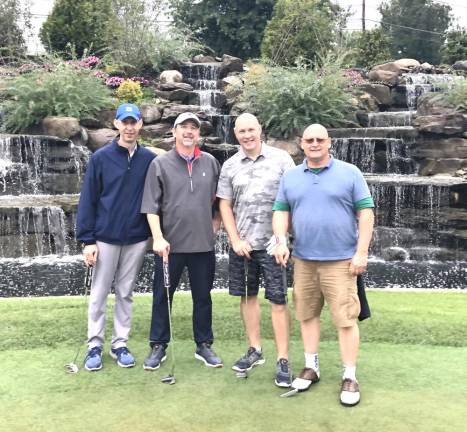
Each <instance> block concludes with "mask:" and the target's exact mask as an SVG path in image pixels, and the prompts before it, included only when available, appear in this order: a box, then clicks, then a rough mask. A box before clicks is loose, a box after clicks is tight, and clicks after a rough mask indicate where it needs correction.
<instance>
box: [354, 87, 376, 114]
mask: <svg viewBox="0 0 467 432" xmlns="http://www.w3.org/2000/svg"><path fill="white" fill-rule="evenodd" d="M357 108H358V109H359V110H362V111H367V112H374V111H379V107H378V101H377V99H376V98H375V96H373V95H371V94H370V93H368V92H366V91H363V92H362V93H360V94H359V95H358V96H357Z"/></svg>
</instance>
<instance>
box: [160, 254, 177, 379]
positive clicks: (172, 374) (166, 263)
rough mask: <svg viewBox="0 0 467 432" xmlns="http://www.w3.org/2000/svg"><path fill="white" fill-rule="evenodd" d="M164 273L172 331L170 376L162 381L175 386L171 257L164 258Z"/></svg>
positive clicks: (165, 256)
mask: <svg viewBox="0 0 467 432" xmlns="http://www.w3.org/2000/svg"><path fill="white" fill-rule="evenodd" d="M162 271H163V274H164V287H165V292H166V294H167V312H168V315H169V331H170V357H171V365H170V374H169V375H167V376H166V377H164V378H162V379H161V382H162V383H164V384H170V385H172V384H175V352H174V338H173V330H172V311H171V307H170V275H169V257H168V255H164V256H163V258H162Z"/></svg>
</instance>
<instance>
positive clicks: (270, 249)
mask: <svg viewBox="0 0 467 432" xmlns="http://www.w3.org/2000/svg"><path fill="white" fill-rule="evenodd" d="M279 244H285V245H286V244H287V237H286V236H275V235H274V234H273V235H272V236H271V238H270V239H269V241H268V242H267V243H266V252H267V253H268V255H274V251H275V250H276V246H277V245H279Z"/></svg>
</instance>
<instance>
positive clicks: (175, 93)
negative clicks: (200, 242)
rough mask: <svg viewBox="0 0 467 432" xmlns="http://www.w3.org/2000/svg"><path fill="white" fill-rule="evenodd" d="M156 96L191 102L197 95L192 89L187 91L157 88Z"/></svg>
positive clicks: (168, 99) (172, 100) (169, 99)
mask: <svg viewBox="0 0 467 432" xmlns="http://www.w3.org/2000/svg"><path fill="white" fill-rule="evenodd" d="M155 93H156V96H157V97H159V98H161V99H165V100H167V101H171V102H174V101H177V102H180V103H189V102H190V100H191V98H192V97H193V96H194V95H196V94H195V93H194V92H192V91H187V90H183V89H177V90H171V91H165V90H156V92H155Z"/></svg>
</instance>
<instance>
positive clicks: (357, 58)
mask: <svg viewBox="0 0 467 432" xmlns="http://www.w3.org/2000/svg"><path fill="white" fill-rule="evenodd" d="M347 48H348V50H349V52H350V56H349V57H350V59H349V61H350V63H351V64H350V66H356V67H363V68H368V69H370V68H371V67H372V66H374V65H377V64H380V63H385V62H387V61H389V60H390V59H391V42H390V40H389V38H388V37H387V36H386V34H385V33H384V31H383V29H382V28H381V27H376V28H374V29H371V30H367V31H366V32H353V33H352V34H351V35H350V39H349V41H348V42H347Z"/></svg>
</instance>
